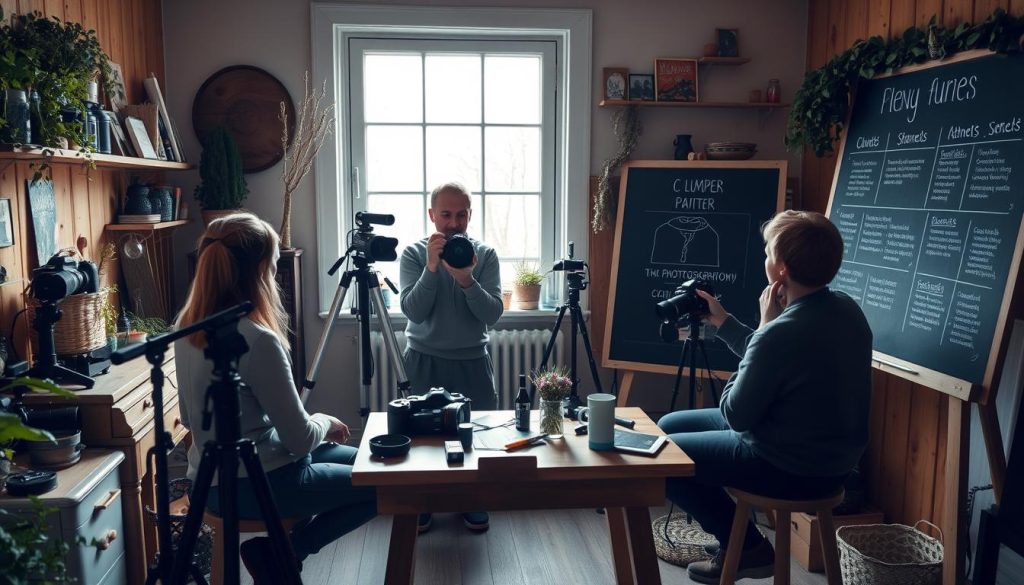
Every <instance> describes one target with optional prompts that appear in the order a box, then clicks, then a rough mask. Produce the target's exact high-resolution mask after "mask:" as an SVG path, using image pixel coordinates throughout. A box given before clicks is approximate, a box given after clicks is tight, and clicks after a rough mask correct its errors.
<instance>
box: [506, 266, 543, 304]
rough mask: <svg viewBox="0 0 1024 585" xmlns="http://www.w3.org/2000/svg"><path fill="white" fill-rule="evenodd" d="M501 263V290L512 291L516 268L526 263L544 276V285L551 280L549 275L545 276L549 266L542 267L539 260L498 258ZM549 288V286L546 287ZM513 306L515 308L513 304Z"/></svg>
mask: <svg viewBox="0 0 1024 585" xmlns="http://www.w3.org/2000/svg"><path fill="white" fill-rule="evenodd" d="M499 261H500V262H501V289H502V290H512V289H513V288H515V285H514V284H513V280H514V279H515V276H516V266H518V265H519V264H520V263H523V262H525V263H527V264H529V265H530V266H532V267H534V268H537V270H539V271H540V273H541V274H544V283H543V284H547V283H548V282H549V281H550V280H551V275H550V274H547V271H548V270H549V269H550V268H551V267H550V266H543V265H541V263H540V258H499ZM548 286H550V285H548ZM513 306H515V305H514V304H513Z"/></svg>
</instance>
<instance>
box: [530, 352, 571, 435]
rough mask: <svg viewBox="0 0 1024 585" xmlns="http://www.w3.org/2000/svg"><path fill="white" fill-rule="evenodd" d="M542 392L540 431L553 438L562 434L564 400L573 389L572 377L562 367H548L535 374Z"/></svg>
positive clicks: (538, 387)
mask: <svg viewBox="0 0 1024 585" xmlns="http://www.w3.org/2000/svg"><path fill="white" fill-rule="evenodd" d="M533 383H534V384H535V385H536V386H537V391H538V392H539V393H540V432H542V433H547V434H548V436H550V437H551V438H553V439H557V438H560V437H561V436H562V423H563V420H562V419H563V418H564V417H563V414H562V400H565V399H566V398H567V397H568V396H569V392H570V391H571V390H572V378H570V377H569V374H568V373H567V372H566V371H565V370H563V369H561V368H553V369H548V370H545V371H543V372H540V373H538V374H535V375H534V376H533Z"/></svg>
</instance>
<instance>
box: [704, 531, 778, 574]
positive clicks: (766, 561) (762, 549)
mask: <svg viewBox="0 0 1024 585" xmlns="http://www.w3.org/2000/svg"><path fill="white" fill-rule="evenodd" d="M723 565H725V549H724V548H719V550H718V552H717V553H716V554H715V556H714V558H712V559H711V560H710V561H700V562H698V563H690V566H689V567H687V568H686V573H687V574H688V575H689V577H690V579H691V580H693V581H696V582H697V583H710V584H712V585H714V584H717V583H718V582H719V580H720V579H721V578H722V566H723ZM774 574H775V549H774V548H772V543H770V542H768V539H763V540H761V542H759V543H758V544H757V545H756V546H754V547H753V548H750V549H747V550H745V551H743V554H742V555H740V566H739V568H738V569H737V570H736V579H737V580H740V579H767V578H768V577H771V576H773V575H774Z"/></svg>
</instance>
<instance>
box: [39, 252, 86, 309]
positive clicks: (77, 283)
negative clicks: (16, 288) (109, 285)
mask: <svg viewBox="0 0 1024 585" xmlns="http://www.w3.org/2000/svg"><path fill="white" fill-rule="evenodd" d="M99 281H100V277H99V272H98V271H97V269H96V265H95V264H93V263H92V262H89V261H86V260H83V261H81V262H79V261H77V260H75V259H74V258H69V257H67V256H59V255H58V256H53V257H52V258H50V261H49V262H47V263H46V264H44V265H42V266H40V267H39V268H36V269H35V270H33V271H32V296H34V297H35V298H37V299H39V300H41V301H59V300H61V299H63V298H65V297H69V296H71V295H77V294H81V293H94V292H99V290H100V289H99Z"/></svg>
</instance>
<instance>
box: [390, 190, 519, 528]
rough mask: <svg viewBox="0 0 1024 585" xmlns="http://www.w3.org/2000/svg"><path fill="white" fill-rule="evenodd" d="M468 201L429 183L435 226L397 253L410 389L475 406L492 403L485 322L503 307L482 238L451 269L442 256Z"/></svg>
mask: <svg viewBox="0 0 1024 585" xmlns="http://www.w3.org/2000/svg"><path fill="white" fill-rule="evenodd" d="M470 205H471V199H470V196H469V191H467V190H466V188H465V187H463V186H462V185H460V184H459V183H445V184H443V185H441V186H439V187H437V188H436V189H434V191H433V192H432V193H431V194H430V209H429V210H428V215H429V217H430V221H431V222H432V223H433V224H434V228H435V229H436V230H437V231H436V232H434V233H433V234H431V235H430V236H429V237H427V238H424V239H422V240H420V241H418V242H415V243H413V244H411V245H409V246H408V247H407V248H406V249H405V252H403V253H402V262H401V274H400V282H401V288H402V292H401V305H402V313H404V314H405V316H406V318H407V319H408V320H409V321H408V324H407V325H406V327H405V338H406V340H407V343H408V346H407V347H406V350H405V369H406V373H407V375H408V376H409V383H410V386H411V388H412V391H413V392H414V393H417V394H422V393H425V392H427V391H429V390H430V389H431V388H432V387H444V388H445V389H446V390H448V391H449V392H459V393H461V394H464V395H465V396H467V397H468V398H469V399H470V400H471V401H472V402H471V408H472V410H473V411H481V410H496V409H497V408H498V394H497V392H496V391H495V388H494V369H493V367H492V365H491V356H490V355H488V353H487V341H488V336H487V328H488V327H490V326H492V325H494V324H495V323H497V322H498V318H500V317H501V313H502V311H503V310H504V309H503V306H502V303H501V273H500V266H499V265H498V255H497V254H496V253H495V251H494V250H493V249H492V248H490V247H489V246H487V245H486V244H484V243H483V242H479V241H477V240H470V241H471V242H472V243H473V248H474V249H475V251H476V254H475V256H474V257H473V262H472V264H470V265H469V266H466V267H465V268H454V267H452V266H451V265H450V264H448V263H447V262H445V261H444V260H442V259H441V251H442V250H444V245H445V242H447V241H448V239H449V238H451V237H452V236H454V235H455V234H465V233H466V228H467V227H468V226H469V220H470V219H472V217H473V210H472V208H471V207H470ZM462 518H463V521H464V522H465V524H466V527H467V528H469V529H470V530H474V531H483V530H487V528H488V526H489V518H488V516H487V514H486V513H485V512H468V513H465V514H463V515H462ZM430 522H431V516H430V514H421V515H420V521H419V530H420V532H425V531H426V530H428V529H429V528H430Z"/></svg>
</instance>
